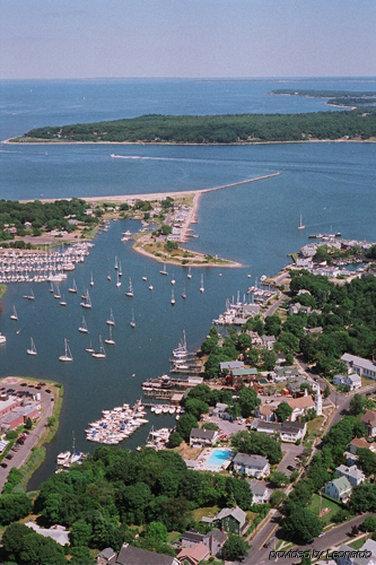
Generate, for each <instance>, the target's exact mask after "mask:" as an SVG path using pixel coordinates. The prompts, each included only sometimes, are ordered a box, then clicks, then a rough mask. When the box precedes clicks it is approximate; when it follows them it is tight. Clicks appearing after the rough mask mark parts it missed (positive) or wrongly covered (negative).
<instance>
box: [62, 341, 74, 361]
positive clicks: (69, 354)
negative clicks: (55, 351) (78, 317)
mask: <svg viewBox="0 0 376 565" xmlns="http://www.w3.org/2000/svg"><path fill="white" fill-rule="evenodd" d="M59 361H62V362H63V363H68V362H70V361H73V356H72V352H71V350H70V347H69V343H68V340H67V338H66V337H65V338H64V355H60V357H59Z"/></svg>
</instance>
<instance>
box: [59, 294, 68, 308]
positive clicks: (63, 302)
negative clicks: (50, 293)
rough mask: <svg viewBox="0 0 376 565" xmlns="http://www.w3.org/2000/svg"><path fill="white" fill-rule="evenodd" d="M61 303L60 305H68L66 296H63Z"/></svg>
mask: <svg viewBox="0 0 376 565" xmlns="http://www.w3.org/2000/svg"><path fill="white" fill-rule="evenodd" d="M59 304H60V306H66V305H67V302H66V300H65V298H64V296H62V297H61V300H60V302H59Z"/></svg>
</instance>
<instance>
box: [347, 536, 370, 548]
mask: <svg viewBox="0 0 376 565" xmlns="http://www.w3.org/2000/svg"><path fill="white" fill-rule="evenodd" d="M367 539H368V536H367V535H364V536H362V537H360V538H358V539H356V540H355V541H352V542H351V543H350V544H349V545H350V547H353V548H354V549H360V548H361V547H362V545H363V544H364V543H365V542H366V541H367Z"/></svg>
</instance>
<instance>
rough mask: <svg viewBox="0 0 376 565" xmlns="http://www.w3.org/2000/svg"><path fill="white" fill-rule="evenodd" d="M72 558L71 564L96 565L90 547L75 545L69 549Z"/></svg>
mask: <svg viewBox="0 0 376 565" xmlns="http://www.w3.org/2000/svg"><path fill="white" fill-rule="evenodd" d="M69 553H70V556H71V560H70V561H69V563H70V565H94V564H95V561H94V559H93V558H92V556H91V555H90V550H89V548H88V547H85V546H83V547H76V546H73V547H71V548H70V550H69Z"/></svg>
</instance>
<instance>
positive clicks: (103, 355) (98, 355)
mask: <svg viewBox="0 0 376 565" xmlns="http://www.w3.org/2000/svg"><path fill="white" fill-rule="evenodd" d="M91 356H92V357H94V359H105V358H106V351H105V349H104V345H103V341H102V336H101V335H100V336H99V349H98V351H93V353H92V354H91Z"/></svg>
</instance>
